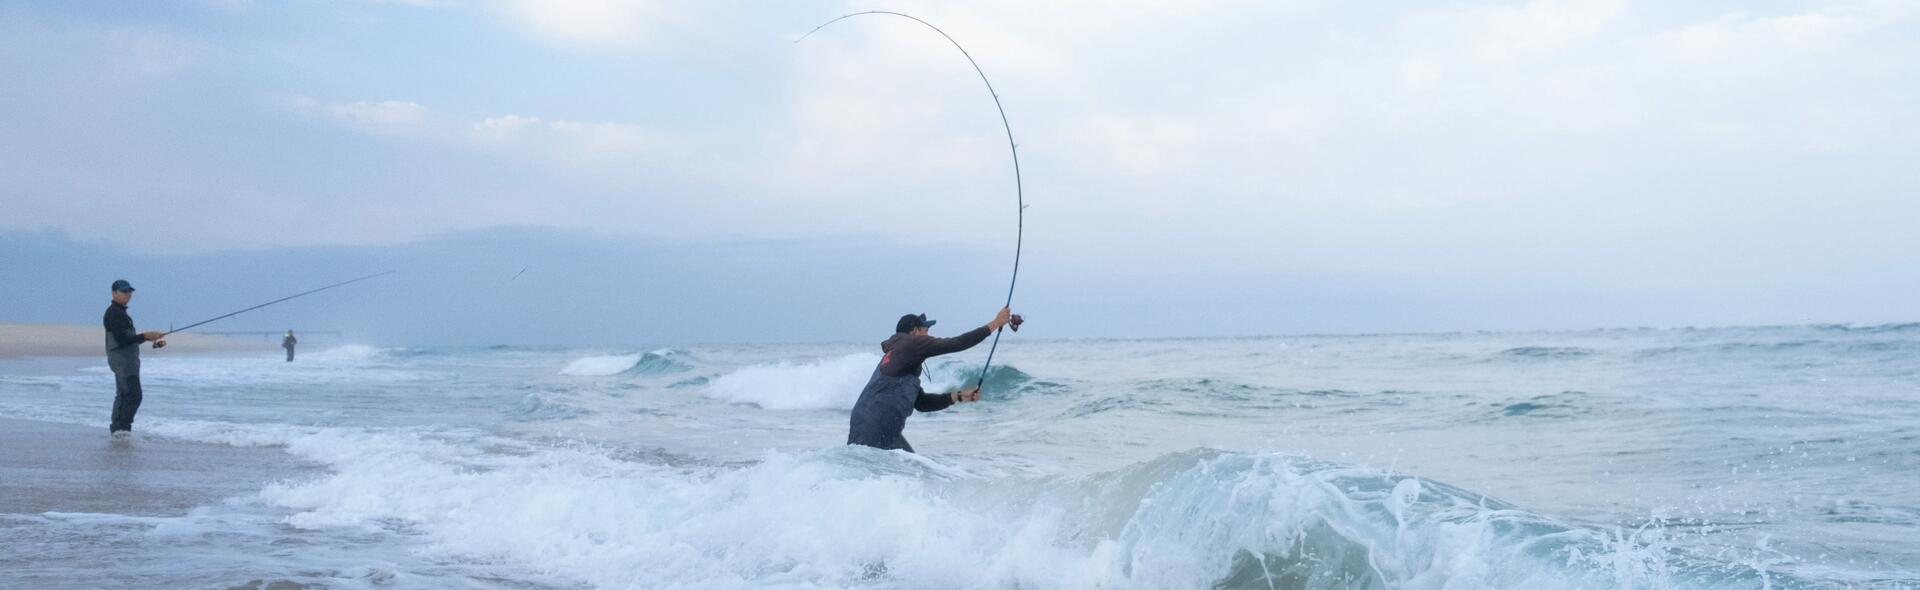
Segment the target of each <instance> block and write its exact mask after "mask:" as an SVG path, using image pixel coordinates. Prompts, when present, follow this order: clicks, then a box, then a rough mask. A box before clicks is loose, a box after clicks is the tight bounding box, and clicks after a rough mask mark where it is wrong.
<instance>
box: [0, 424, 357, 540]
mask: <svg viewBox="0 0 1920 590" xmlns="http://www.w3.org/2000/svg"><path fill="white" fill-rule="evenodd" d="M102 412H103V413H102V414H101V417H100V419H101V424H100V426H98V427H87V426H79V425H74V424H65V423H59V422H44V421H40V420H29V419H23V418H6V417H0V449H6V450H7V452H5V453H0V514H25V515H35V514H47V513H80V514H121V515H133V516H172V515H179V514H183V513H186V512H187V511H189V510H192V509H193V508H195V507H198V506H203V505H206V504H210V503H214V502H219V501H221V500H223V499H225V498H231V497H235V496H241V495H245V494H250V493H255V492H258V491H259V490H260V489H261V488H262V487H263V486H265V485H267V484H268V483H271V482H274V481H279V480H282V479H285V478H288V477H293V476H298V475H301V474H303V473H308V472H314V471H316V470H317V469H319V466H318V465H314V464H311V463H307V462H305V461H303V460H301V459H299V458H297V457H294V456H293V455H291V454H288V453H287V452H286V449H283V448H280V447H235V446H227V445H218V444H210V443H203V442H195V441H189V440H180V439H173V438H167V437H159V436H152V435H146V434H141V433H138V432H136V433H135V434H134V436H133V438H132V439H131V440H127V441H115V440H112V439H110V438H109V437H108V436H107V427H106V414H105V413H104V412H105V410H102Z"/></svg>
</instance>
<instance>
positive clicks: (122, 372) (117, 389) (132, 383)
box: [107, 359, 140, 432]
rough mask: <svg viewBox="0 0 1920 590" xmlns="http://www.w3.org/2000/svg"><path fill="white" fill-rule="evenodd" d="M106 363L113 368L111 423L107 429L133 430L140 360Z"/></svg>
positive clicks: (118, 430) (137, 396)
mask: <svg viewBox="0 0 1920 590" xmlns="http://www.w3.org/2000/svg"><path fill="white" fill-rule="evenodd" d="M107 364H108V366H109V367H111V368H112V369H113V424H112V425H111V426H108V427H107V430H108V431H109V432H120V431H122V430H133V414H134V412H138V411H140V361H139V360H138V359H135V360H134V361H132V362H131V363H107Z"/></svg>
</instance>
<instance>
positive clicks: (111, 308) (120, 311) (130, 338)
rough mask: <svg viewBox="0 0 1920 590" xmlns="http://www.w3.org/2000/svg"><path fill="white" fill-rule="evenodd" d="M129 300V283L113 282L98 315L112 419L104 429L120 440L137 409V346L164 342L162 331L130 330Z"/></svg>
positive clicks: (129, 432)
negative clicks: (103, 330) (107, 300)
mask: <svg viewBox="0 0 1920 590" xmlns="http://www.w3.org/2000/svg"><path fill="white" fill-rule="evenodd" d="M132 300H133V285H132V284H129V283H128V282H127V281H125V280H118V281H114V282H113V304H112V305H108V306H107V313H106V315H105V316H104V317H102V318H101V324H102V325H104V326H105V327H106V329H107V368H109V369H112V370H113V422H112V424H110V425H108V426H107V432H108V433H110V434H112V435H113V436H114V437H115V438H122V439H124V438H127V437H130V436H132V433H133V414H134V412H138V411H140V345H141V344H144V343H147V342H152V343H153V347H154V348H160V347H163V346H166V345H167V341H166V340H162V338H165V337H166V335H165V334H162V333H160V332H136V331H134V329H133V318H132V317H131V316H128V315H127V303H128V302H130V301H132Z"/></svg>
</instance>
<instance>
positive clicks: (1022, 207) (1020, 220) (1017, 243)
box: [793, 10, 1027, 389]
mask: <svg viewBox="0 0 1920 590" xmlns="http://www.w3.org/2000/svg"><path fill="white" fill-rule="evenodd" d="M867 14H890V15H893V16H898V17H901V18H906V19H911V20H912V21H913V22H917V23H920V24H923V25H926V26H927V28H929V29H933V32H935V33H939V34H940V36H941V37H945V38H946V39H947V42H948V43H952V44H953V48H954V49H958V50H960V55H963V56H966V58H967V63H968V64H972V65H973V71H974V73H976V74H980V82H981V83H984V84H986V85H987V94H989V95H991V96H993V108H994V109H995V110H998V111H1000V126H1001V127H1002V128H1004V129H1006V131H1007V152H1008V153H1010V154H1013V196H1014V203H1015V204H1016V205H1018V206H1019V208H1018V209H1017V210H1016V213H1017V215H1018V216H1017V217H1016V218H1015V224H1016V225H1015V226H1014V228H1015V229H1014V234H1013V235H1014V237H1013V278H1010V279H1008V280H1007V303H1006V307H1013V287H1014V286H1015V285H1017V284H1019V283H1020V250H1021V247H1022V246H1023V245H1025V244H1024V242H1025V241H1026V230H1027V195H1026V189H1025V188H1024V187H1023V186H1022V185H1021V183H1020V145H1019V144H1017V143H1014V141H1013V124H1011V123H1008V122H1007V109H1006V107H1004V106H1001V105H1000V93H999V92H997V91H995V90H994V89H993V81H991V80H988V79H987V72H986V70H982V69H980V62H976V61H973V54H972V53H968V52H967V48H966V47H962V46H961V45H960V42H959V41H955V40H954V39H953V36H952V35H948V34H947V32H946V31H942V30H940V27H936V26H933V23H930V22H927V21H924V20H920V18H919V17H916V16H913V15H911V14H906V13H903V12H892V11H887V10H869V11H866V12H856V13H853V14H849V15H845V16H842V17H840V18H836V19H833V20H830V21H827V22H824V23H820V26H817V27H814V28H813V30H811V31H807V34H805V35H801V36H800V38H799V39H795V40H794V41H793V42H794V43H799V42H801V41H805V40H807V37H810V36H812V35H813V34H814V33H817V32H820V29H824V28H827V25H831V24H833V23H837V22H840V21H843V20H847V19H850V18H853V17H856V16H861V15H867ZM1012 325H1013V329H1014V331H1016V332H1018V331H1020V324H1019V323H1018V322H1015V323H1013V324H1012ZM1003 331H1004V330H995V331H994V332H993V345H992V346H989V347H987V362H986V364H984V365H981V366H980V377H979V378H977V379H974V381H973V387H974V388H975V389H979V388H980V386H981V384H983V383H985V382H986V380H987V369H989V368H992V367H993V353H994V351H997V350H999V349H1000V333H1001V332H1003Z"/></svg>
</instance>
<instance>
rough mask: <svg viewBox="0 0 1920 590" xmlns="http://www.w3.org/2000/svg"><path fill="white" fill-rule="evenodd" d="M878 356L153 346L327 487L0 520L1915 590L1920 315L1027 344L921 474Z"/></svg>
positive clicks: (726, 574) (202, 394)
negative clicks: (884, 402)
mask: <svg viewBox="0 0 1920 590" xmlns="http://www.w3.org/2000/svg"><path fill="white" fill-rule="evenodd" d="M876 341H877V338H876ZM982 356H983V352H982V351H971V352H968V353H963V354H961V355H956V356H955V357H953V359H952V360H944V361H941V362H936V363H935V364H933V365H932V366H931V368H930V371H929V375H928V376H927V379H928V381H929V387H930V388H950V387H954V386H957V385H958V384H960V383H962V382H965V381H968V380H970V379H971V375H973V374H976V373H977V371H978V366H977V363H978V362H979V359H980V358H981V357H982ZM877 359H878V351H877V345H875V344H864V345H805V346H709V347H669V348H659V347H639V348H635V349H632V350H574V349H532V348H515V347H494V348H473V349H465V348H463V349H433V348H429V349H406V348H371V347H358V346H352V347H341V348H336V349H332V350H326V351H319V352H315V353H312V354H304V353H303V354H302V356H301V357H300V361H299V362H296V363H291V364H288V363H283V362H279V361H280V359H277V358H272V357H270V356H260V357H238V356H178V357H170V356H167V355H165V354H161V353H155V354H149V355H147V358H146V361H147V362H146V364H145V373H144V376H145V379H146V382H147V389H148V394H147V401H146V405H145V406H144V407H143V408H142V410H141V415H140V421H139V423H138V424H137V426H136V428H138V429H140V430H141V431H142V432H144V433H147V434H148V435H149V436H154V437H161V438H158V439H155V441H154V442H151V443H149V444H159V443H160V442H162V441H165V440H173V439H184V440H190V441H199V442H207V443H216V444H224V445H236V446H263V447H269V448H279V449H284V452H285V453H289V454H291V455H292V456H293V457H295V458H297V459H299V460H302V461H309V462H313V463H316V464H318V465H320V466H322V468H323V470H321V471H318V472H292V473H287V474H283V475H280V476H278V479H277V480H274V481H261V482H260V483H259V485H257V486H254V488H255V489H252V490H251V491H246V492H243V493H238V494H235V495H232V496H230V497H225V498H219V499H209V500H208V501H207V503H206V504H204V505H202V506H199V507H196V508H194V509H192V510H191V511H190V512H189V513H188V514H186V515H180V516H151V515H137V516H136V515H116V514H115V513H114V511H112V510H102V511H101V512H98V513H91V512H90V513H87V514H85V515H82V516H74V515H72V514H68V513H56V514H51V515H50V514H43V513H34V514H8V515H4V516H0V519H5V522H6V523H8V524H6V525H5V528H0V530H6V531H12V532H18V533H19V534H11V533H10V534H8V535H6V536H4V537H0V554H11V553H16V552H21V551H23V550H25V549H27V548H29V547H44V545H37V544H36V543H40V544H43V543H45V542H46V541H45V539H46V538H48V537H49V536H53V537H57V538H59V539H65V541H62V542H61V543H62V544H59V545H57V546H58V547H61V548H62V549H59V550H55V551H46V550H43V549H35V551H37V552H36V553H34V555H36V556H38V557H36V558H34V559H33V560H32V561H33V563H34V564H35V571H37V572H40V573H41V574H42V576H41V577H37V578H32V581H34V583H35V584H36V585H45V584H46V583H47V582H46V581H47V580H49V579H58V578H57V577H47V575H46V574H47V572H48V570H49V569H52V570H58V569H60V568H73V569H74V570H75V572H76V576H78V575H80V574H79V572H81V571H82V568H86V567H87V565H86V564H89V563H95V562H96V560H98V559H117V563H121V564H122V566H121V567H118V568H112V569H110V570H108V571H107V572H104V573H103V572H101V571H100V570H99V569H98V568H91V569H86V570H84V571H86V572H87V573H86V574H85V575H87V576H106V577H105V578H97V577H96V578H88V579H89V580H93V581H99V580H105V583H106V584H107V585H117V584H124V583H130V582H132V581H135V580H140V581H145V582H148V583H154V584H155V585H158V586H218V587H224V586H225V585H242V584H246V583H248V582H250V581H259V582H262V583H265V582H271V581H288V582H293V583H298V584H303V585H311V586H320V587H420V586H424V587H443V586H448V585H453V586H472V587H526V588H547V587H613V588H624V587H642V588H654V587H661V588H735V587H737V588H745V587H793V588H814V587H824V588H841V587H861V588H865V587H873V588H896V587H903V588H922V587H1029V588H1052V587H1073V588H1084V587H1114V588H1189V587H1191V588H1200V587H1231V588H1803V587H1804V588H1826V587H1835V588H1840V587H1872V588H1920V494H1916V493H1915V491H1914V490H1915V489H1916V488H1917V486H1916V484H1920V325H1899V326H1873V327H1845V326H1806V327H1779V328H1731V329H1709V330H1692V329H1686V330H1612V331H1592V332H1556V333H1482V334H1439V335H1406V336H1327V337H1285V338H1255V339H1194V340H1152V341H1127V340H1084V341H1048V342H1030V341H1025V340H1023V339H1022V338H1021V337H1019V336H1016V337H1014V338H1012V339H1009V340H1008V341H1007V342H1005V343H1004V344H1003V347H1002V350H1001V354H1000V355H999V356H998V357H996V359H997V360H1001V359H1003V360H1005V361H1006V362H1007V363H1008V366H1006V367H996V369H995V371H994V373H993V374H991V375H989V376H988V386H987V392H988V394H987V395H988V397H989V398H990V399H989V400H987V401H985V402H984V403H980V404H970V405H964V406H960V407H957V408H954V409H952V410H949V411H945V412H940V413H935V414H922V415H918V416H915V417H914V418H912V419H911V420H910V421H909V422H908V430H907V436H908V437H909V438H910V439H911V440H912V441H913V444H914V446H915V447H916V448H918V449H920V450H921V451H922V453H923V455H922V456H920V457H913V456H907V455H903V454H899V453H883V452H876V451H871V450H868V449H860V448H846V447H844V446H842V445H841V443H842V442H843V441H844V440H845V435H846V409H847V408H848V407H850V406H851V405H852V402H853V400H854V398H855V397H856V396H857V395H858V392H859V386H860V385H861V384H862V383H863V382H864V379H865V377H866V375H867V373H868V372H869V371H870V370H871V368H872V365H873V363H874V362H875V361H877ZM111 397H112V383H111V380H110V377H109V375H108V374H107V373H106V369H105V367H104V362H102V361H98V360H95V359H82V360H50V359H30V360H15V361H4V362H0V416H4V417H14V418H29V419H39V420H47V421H54V422H68V423H75V424H87V425H98V423H101V422H102V421H103V420H104V416H105V414H106V412H107V406H108V403H109V401H110V399H111ZM253 473H254V472H251V471H245V470H242V469H240V468H238V467H236V468H235V473H234V477H236V478H238V477H254V478H259V476H258V475H255V474H253ZM267 479H275V478H267ZM128 547H138V549H137V551H134V552H133V554H132V556H131V557H127V556H126V552H127V551H128ZM116 556H119V557H116ZM56 573H57V572H56ZM9 575H19V574H17V573H15V574H10V573H8V570H4V569H0V586H13V585H15V584H9V583H8V581H9V580H8V576H9ZM15 581H18V580H15ZM81 585H97V584H76V586H81Z"/></svg>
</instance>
